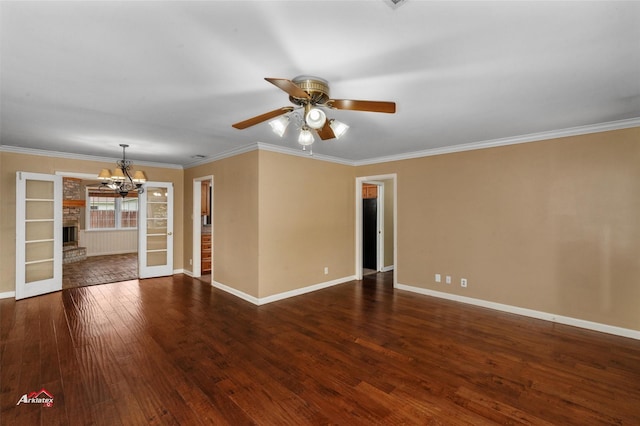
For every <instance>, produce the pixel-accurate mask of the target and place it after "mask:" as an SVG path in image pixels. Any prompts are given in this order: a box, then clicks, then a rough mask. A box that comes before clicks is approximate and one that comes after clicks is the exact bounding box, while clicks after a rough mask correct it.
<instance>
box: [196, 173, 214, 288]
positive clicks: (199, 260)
mask: <svg viewBox="0 0 640 426" xmlns="http://www.w3.org/2000/svg"><path fill="white" fill-rule="evenodd" d="M207 181H209V182H211V199H210V200H209V212H211V217H213V194H214V190H213V176H212V175H209V176H202V177H198V178H194V179H193V211H192V213H191V220H192V226H193V231H192V235H193V248H192V250H191V274H192V276H193V277H195V278H198V277H200V276H202V246H201V239H202V232H201V230H202V217H201V215H200V212H201V211H202V202H201V198H202V197H199V196H198V195H199V194H200V191H202V182H207ZM211 244H213V223H211ZM212 248H213V247H212ZM212 253H213V251H212ZM212 256H213V255H212ZM211 265H212V268H211V280H212V282H213V257H212V258H211Z"/></svg>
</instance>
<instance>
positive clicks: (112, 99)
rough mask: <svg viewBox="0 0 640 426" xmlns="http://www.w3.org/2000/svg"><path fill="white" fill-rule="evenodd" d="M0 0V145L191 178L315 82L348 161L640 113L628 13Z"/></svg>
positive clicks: (286, 145)
mask: <svg viewBox="0 0 640 426" xmlns="http://www.w3.org/2000/svg"><path fill="white" fill-rule="evenodd" d="M391 4H392V3H391V2H390V0H368V1H237V0H235V1H198V2H186V1H174V2H153V1H140V2H138V1H129V2H57V1H46V2H7V1H3V2H1V3H0V13H1V22H0V24H1V37H2V38H1V51H0V54H1V58H0V59H1V61H0V90H1V92H0V95H1V104H0V108H1V109H0V115H1V122H0V125H1V129H0V130H1V133H0V143H1V144H2V145H3V147H2V148H4V149H5V150H7V149H13V148H11V147H20V148H28V149H42V150H47V151H59V152H65V153H74V154H83V155H92V156H99V157H109V158H116V157H118V156H120V148H119V146H118V144H120V143H128V144H129V145H131V147H130V148H129V149H128V151H127V154H128V157H130V158H132V159H134V160H142V161H148V162H157V163H167V164H172V165H182V166H185V165H189V164H194V162H197V161H198V160H197V159H196V158H194V156H195V155H204V156H206V157H207V158H209V159H210V158H216V157H220V156H224V155H228V154H229V153H232V152H237V151H241V150H243V149H247V147H251V146H255V144H256V142H260V143H263V144H266V145H267V146H269V145H272V146H274V147H277V149H292V150H296V152H297V151H298V150H299V146H298V144H297V142H296V137H295V134H294V132H291V131H289V132H288V133H287V134H286V135H285V137H284V138H282V139H281V138H279V137H277V136H276V135H275V134H273V133H272V132H271V131H270V127H269V125H268V124H267V123H266V122H265V123H262V124H259V125H256V126H254V127H251V128H249V129H246V130H237V129H234V128H232V127H231V124H233V123H235V122H238V121H241V120H244V119H247V118H250V117H252V116H255V115H258V114H261V113H264V112H267V111H271V110H273V109H276V108H279V107H282V106H288V105H291V104H290V103H289V100H288V96H287V94H286V93H284V92H283V91H281V90H279V89H278V88H276V87H275V86H273V85H271V84H270V83H268V82H266V81H265V80H264V77H277V78H289V79H290V78H293V77H295V76H297V75H300V74H310V75H316V76H319V77H322V78H324V79H327V80H329V82H330V86H331V96H332V97H333V98H339V99H365V100H382V101H395V102H396V103H397V112H396V114H381V113H370V112H355V111H337V110H335V111H330V112H328V115H329V117H331V118H336V119H338V120H341V121H344V122H346V123H347V124H349V125H350V126H351V129H350V131H349V133H348V134H347V136H345V137H343V138H341V139H340V140H335V139H333V140H329V141H321V140H319V138H317V139H316V143H315V144H314V145H313V149H314V153H315V154H316V155H318V156H329V157H334V158H338V159H342V160H344V161H346V162H350V163H355V164H357V163H359V162H367V161H372V160H373V159H380V158H388V157H393V156H398V155H403V154H409V153H415V152H422V151H428V150H438V149H445V148H447V147H455V146H456V145H458V146H459V145H461V144H473V143H481V142H485V141H495V140H496V139H502V138H514V137H519V136H522V135H531V134H538V133H545V132H552V131H557V130H562V129H569V128H574V127H581V126H591V125H596V124H601V123H610V122H615V121H619V120H628V119H634V118H638V117H640V24H639V22H640V3H639V2H618V1H605V2H575V1H574V2H558V1H554V2H539V1H535V2H484V1H474V2H455V1H453V2H452V1H447V2H434V1H419V0H406V1H405V2H403V3H401V5H400V6H399V7H392V6H391Z"/></svg>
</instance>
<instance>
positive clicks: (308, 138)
mask: <svg viewBox="0 0 640 426" xmlns="http://www.w3.org/2000/svg"><path fill="white" fill-rule="evenodd" d="M314 140H315V139H314V137H313V135H312V134H311V132H310V131H309V129H307V128H304V127H303V128H302V130H300V135H299V136H298V143H299V144H300V145H302V146H303V147H307V146H309V145H311V144H312V143H313V142H314Z"/></svg>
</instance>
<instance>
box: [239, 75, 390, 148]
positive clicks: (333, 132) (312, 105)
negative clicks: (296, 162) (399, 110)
mask: <svg viewBox="0 0 640 426" xmlns="http://www.w3.org/2000/svg"><path fill="white" fill-rule="evenodd" d="M265 80H267V81H268V82H269V83H271V84H273V85H274V86H276V87H278V88H279V89H281V90H283V91H285V92H286V93H287V94H289V100H290V101H291V103H293V104H294V105H296V106H286V107H282V108H278V109H275V110H273V111H269V112H267V113H264V114H261V115H257V116H255V117H252V118H249V119H247V120H244V121H240V122H238V123H235V124H233V125H232V126H233V127H235V128H236V129H246V128H248V127H251V126H254V125H256V124H259V123H262V122H264V121H267V120H271V119H275V120H273V121H271V122H270V124H271V126H272V128H273V130H274V132H276V133H277V134H278V135H279V136H282V135H283V134H284V130H285V129H286V126H287V124H288V122H289V120H290V116H293V115H292V114H289V113H291V112H292V111H294V110H302V117H298V119H299V121H300V123H299V124H300V135H299V138H298V142H299V143H300V144H301V145H302V146H303V147H306V146H308V145H311V144H312V143H313V136H312V134H311V131H310V130H315V131H316V132H317V134H318V136H320V139H323V140H326V139H333V138H339V137H340V136H341V135H342V134H344V132H345V131H346V129H348V128H349V126H347V125H345V124H344V123H340V122H338V121H337V120H334V119H327V116H326V114H325V112H324V111H323V110H322V109H320V108H329V109H343V110H351V111H368V112H384V113H389V114H393V113H395V112H396V104H395V102H385V101H358V100H351V99H331V98H330V96H329V83H328V82H327V80H325V79H322V78H319V77H312V76H307V75H301V76H298V77H295V78H294V79H293V80H288V79H286V78H265ZM286 114H289V116H287V115H286ZM276 117H279V118H278V119H276Z"/></svg>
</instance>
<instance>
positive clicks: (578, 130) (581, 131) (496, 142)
mask: <svg viewBox="0 0 640 426" xmlns="http://www.w3.org/2000/svg"><path fill="white" fill-rule="evenodd" d="M632 127H640V117H635V118H629V119H626V120H618V121H610V122H606V123H599V124H592V125H588V126H578V127H570V128H566V129H559V130H551V131H547V132H540V133H530V134H527V135H520V136H512V137H507V138H500V139H491V140H486V141H478V142H471V143H466V144H460V145H453V146H447V147H441V148H431V149H426V150H422V151H414V152H409V153H405V154H398V155H390V156H386V157H376V158H369V159H366V160H355V161H354V160H346V159H343V158H338V157H332V156H329V155H322V154H309V151H302V150H300V149H294V148H288V147H282V146H279V145H272V144H268V143H264V142H256V143H252V144H249V145H245V146H242V147H240V148H236V149H233V150H229V151H225V152H223V153H222V154H219V155H215V156H213V157H208V158H203V159H200V160H197V161H194V162H192V163H189V164H186V165H184V166H182V165H180V164H168V163H155V162H149V161H135V164H136V165H137V166H147V167H160V168H167V169H190V168H193V167H196V166H201V165H203V164H208V163H213V162H214V161H218V160H222V159H225V158H229V157H234V156H236V155H240V154H244V153H247V152H251V151H255V150H262V151H270V152H277V153H280V154H286V155H294V156H297V157H304V158H310V159H313V160H320V161H327V162H331V163H337V164H343V165H347V166H367V165H372V164H381V163H388V162H391V161H401V160H410V159H414V158H421V157H430V156H434V155H443V154H452V153H456V152H463V151H473V150H476V149H485V148H495V147H500V146H507V145H516V144H521V143H529V142H539V141H544V140H549V139H557V138H564V137H569V136H579V135H586V134H590V133H600V132H607V131H611V130H622V129H628V128H632ZM0 152H12V153H17V154H29V155H41V156H45V157H58V158H66V159H71V160H84V161H102V162H115V161H117V160H120V158H111V157H98V156H92V155H83V154H72V153H65V152H58V151H46V150H40V149H32V148H21V147H15V146H9V145H0Z"/></svg>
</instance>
